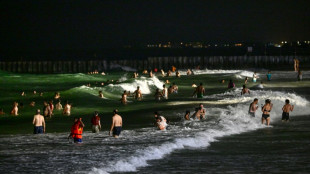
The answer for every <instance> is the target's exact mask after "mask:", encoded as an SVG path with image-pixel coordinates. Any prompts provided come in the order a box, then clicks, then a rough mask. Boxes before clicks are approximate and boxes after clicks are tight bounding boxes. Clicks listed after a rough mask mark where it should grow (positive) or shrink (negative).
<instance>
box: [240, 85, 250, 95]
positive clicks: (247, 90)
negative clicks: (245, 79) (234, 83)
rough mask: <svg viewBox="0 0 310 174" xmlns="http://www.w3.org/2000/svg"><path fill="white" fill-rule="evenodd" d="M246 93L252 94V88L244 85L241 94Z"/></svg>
mask: <svg viewBox="0 0 310 174" xmlns="http://www.w3.org/2000/svg"><path fill="white" fill-rule="evenodd" d="M246 93H248V94H250V90H249V89H248V88H247V87H246V86H245V85H243V88H242V91H241V95H243V94H246Z"/></svg>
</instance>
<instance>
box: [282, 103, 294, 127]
mask: <svg viewBox="0 0 310 174" xmlns="http://www.w3.org/2000/svg"><path fill="white" fill-rule="evenodd" d="M293 110H294V105H290V100H288V99H286V100H285V105H284V106H283V108H282V111H283V113H282V122H283V121H286V122H288V121H289V119H290V111H293Z"/></svg>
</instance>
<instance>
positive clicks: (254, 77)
mask: <svg viewBox="0 0 310 174" xmlns="http://www.w3.org/2000/svg"><path fill="white" fill-rule="evenodd" d="M256 80H257V74H256V71H255V72H254V73H253V82H254V83H256Z"/></svg>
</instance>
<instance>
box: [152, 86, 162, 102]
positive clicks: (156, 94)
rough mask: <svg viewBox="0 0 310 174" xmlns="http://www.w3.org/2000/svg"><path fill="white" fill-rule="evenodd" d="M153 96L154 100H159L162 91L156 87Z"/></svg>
mask: <svg viewBox="0 0 310 174" xmlns="http://www.w3.org/2000/svg"><path fill="white" fill-rule="evenodd" d="M154 97H155V100H156V101H160V98H161V97H163V95H162V93H161V92H160V91H159V89H158V88H156V92H155V95H154Z"/></svg>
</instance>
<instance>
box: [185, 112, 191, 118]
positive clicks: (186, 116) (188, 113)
mask: <svg viewBox="0 0 310 174" xmlns="http://www.w3.org/2000/svg"><path fill="white" fill-rule="evenodd" d="M184 119H185V120H190V112H189V111H186V112H185V115H184Z"/></svg>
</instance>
